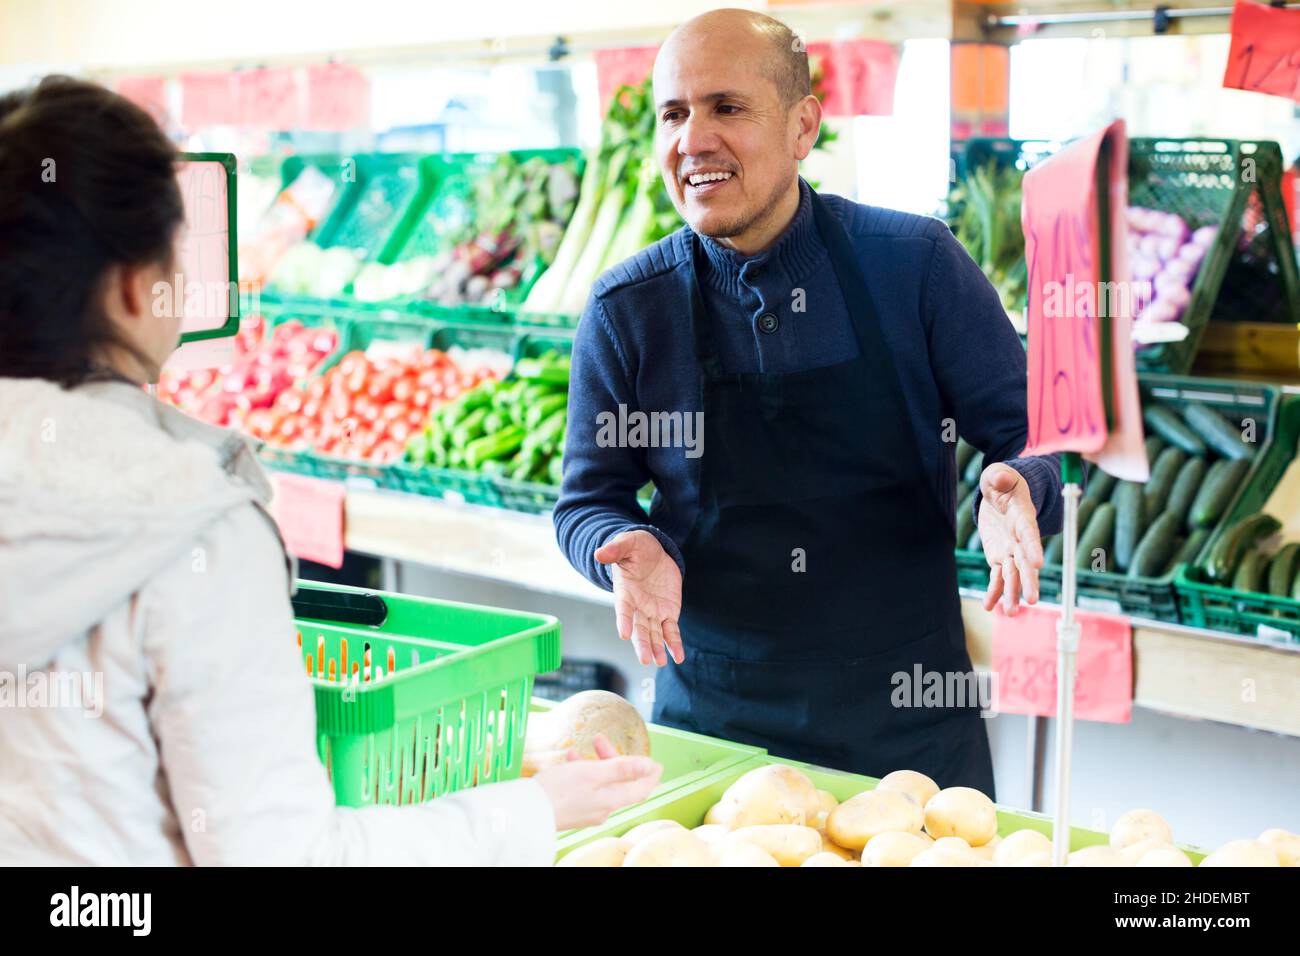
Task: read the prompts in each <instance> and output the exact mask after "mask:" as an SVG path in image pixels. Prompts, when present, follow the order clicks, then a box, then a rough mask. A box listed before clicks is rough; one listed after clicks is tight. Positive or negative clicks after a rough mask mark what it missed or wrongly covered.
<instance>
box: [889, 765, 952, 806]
mask: <svg viewBox="0 0 1300 956" xmlns="http://www.w3.org/2000/svg"><path fill="white" fill-rule="evenodd" d="M876 789H877V790H901V791H902V792H903V793H906V794H908V795H909V796H910V797H911V798H912V799H913V800H915V801H916V803H917V805H918V806H922V807H923V806H925V805H926V804H927V803H929V801H930V798H931V797H933V796H934V795H935V794H936V793H938V792H939V785H938V784H937V783H935V782H934V781H933V780H931V779H930V778H929V777H927V776H926V775H925V774H923V773H918V772H917V771H915V770H895V771H894V772H893V773H887V774H885V775H884V776H883V777H881V778H880V783H878V784H876Z"/></svg>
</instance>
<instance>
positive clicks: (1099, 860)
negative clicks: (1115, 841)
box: [1065, 844, 1133, 866]
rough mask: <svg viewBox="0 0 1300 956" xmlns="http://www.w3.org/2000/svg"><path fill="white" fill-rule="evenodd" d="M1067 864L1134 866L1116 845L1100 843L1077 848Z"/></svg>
mask: <svg viewBox="0 0 1300 956" xmlns="http://www.w3.org/2000/svg"><path fill="white" fill-rule="evenodd" d="M1065 865H1066V866H1132V865H1133V862H1132V861H1131V860H1130V859H1129V858H1128V857H1126V856H1125V855H1124V854H1123V853H1121V852H1119V850H1116V849H1115V848H1114V847H1111V846H1105V845H1104V844H1103V845H1099V846H1086V847H1084V848H1083V849H1082V850H1075V851H1074V852H1073V853H1071V854H1070V856H1069V858H1068V860H1067V861H1066V864H1065Z"/></svg>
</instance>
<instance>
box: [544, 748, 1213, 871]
mask: <svg viewBox="0 0 1300 956" xmlns="http://www.w3.org/2000/svg"><path fill="white" fill-rule="evenodd" d="M771 764H784V765H785V766H789V767H795V768H797V769H799V770H801V771H802V772H803V773H805V774H807V775H808V777H809V778H810V779H811V780H812V782H813V784H814V785H815V786H816V787H817V788H818V789H820V790H825V791H827V792H829V793H830V794H831V795H832V796H834V797H835V799H836V800H839V801H840V802H841V803H842V802H843V801H845V800H847V799H848V798H849V797H852V796H855V795H857V794H859V793H862V792H863V791H864V790H872V789H874V788H875V786H876V784H877V783H879V781H878V780H876V779H874V778H872V777H865V776H861V775H859V774H854V773H845V772H843V771H840V770H830V769H828V768H826V767H817V766H814V765H813V764H807V763H800V762H799V761H796V760H784V759H782V758H780V757H772V756H767V755H764V756H760V757H755V758H753V759H752V760H750V761H747V762H745V763H742V764H738V765H735V766H732V767H729V768H727V769H725V770H720V771H718V772H716V773H712V774H709V775H708V776H706V777H705V778H704V779H701V780H698V781H695V782H694V783H691V784H687V785H684V786H682V787H680V788H678V789H676V790H674V791H672V792H670V793H667V794H665V795H663V796H659V797H651V798H650V799H649V800H646V801H645V802H644V803H641V804H638V805H637V806H635V807H629V808H628V809H626V810H623V811H620V812H619V813H616V814H614V815H613V816H611V817H610V818H609V820H607V821H606V822H605V823H604V824H602V825H601V826H597V827H587V828H586V829H583V830H575V831H572V832H570V833H569V834H566V835H564V836H562V837H561V838H560V841H559V849H558V852H557V854H556V858H557V859H561V858H563V857H564V856H565V854H567V853H569V852H571V851H572V850H574V849H576V848H577V847H580V846H582V845H584V844H586V843H590V842H592V841H593V840H599V839H601V838H603V837H615V836H621V835H622V834H624V833H626V832H627V831H628V830H630V829H632V827H634V826H638V825H640V824H642V823H649V822H651V821H653V820H676V821H677V822H678V823H680V824H682V825H683V826H685V827H688V828H694V827H697V826H700V825H701V824H703V823H704V815H705V814H706V813H707V812H708V811H709V808H710V807H712V806H713V805H714V804H715V803H717V802H718V801H719V800H720V799H722V795H723V793H725V792H726V790H727V788H728V787H729V786H731V785H732V784H733V783H735V782H736V781H737V780H739V779H740V777H741V776H743V775H744V774H746V773H748V772H749V771H751V770H755V769H757V768H758V767H763V766H768V765H771ZM1017 830H1037V831H1039V832H1040V833H1043V834H1045V835H1047V836H1048V837H1050V836H1051V835H1052V819H1051V817H1048V816H1045V815H1044V814H1040V813H1033V812H1030V811H1027V810H1012V809H1008V808H1004V807H999V808H998V834H999V835H1000V836H1004V837H1005V836H1007V835H1008V834H1011V833H1014V832H1015V831H1017ZM1109 840H1110V838H1109V837H1108V836H1107V834H1105V833H1101V832H1099V831H1097V830H1088V829H1085V828H1083V827H1071V828H1070V849H1071V851H1074V850H1081V849H1083V848H1084V847H1088V846H1098V845H1102V844H1106V843H1109ZM1180 849H1182V850H1183V852H1185V853H1186V854H1187V855H1188V856H1189V857H1190V858H1191V860H1192V862H1193V863H1197V864H1199V863H1200V861H1201V860H1202V859H1203V858H1204V856H1205V852H1204V851H1203V850H1201V849H1198V848H1196V847H1191V846H1181V847H1180Z"/></svg>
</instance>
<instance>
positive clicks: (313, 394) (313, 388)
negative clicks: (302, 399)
mask: <svg viewBox="0 0 1300 956" xmlns="http://www.w3.org/2000/svg"><path fill="white" fill-rule="evenodd" d="M329 390H330V383H329V378H328V377H321V378H314V379H312V380H311V381H310V382H308V383H307V397H308V398H314V399H316V401H320V400H321V399H322V398H324V397H325V396H326V395H327V394H329Z"/></svg>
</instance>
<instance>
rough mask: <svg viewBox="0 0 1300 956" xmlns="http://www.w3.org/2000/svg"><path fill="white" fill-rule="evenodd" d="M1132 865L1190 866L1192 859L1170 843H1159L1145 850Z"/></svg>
mask: <svg viewBox="0 0 1300 956" xmlns="http://www.w3.org/2000/svg"><path fill="white" fill-rule="evenodd" d="M1133 865H1134V866H1191V865H1192V861H1191V859H1190V858H1189V857H1188V856H1187V854H1186V853H1184V852H1183V851H1182V850H1180V849H1178V847H1176V846H1174V845H1173V844H1170V843H1160V844H1157V845H1156V846H1153V847H1152V848H1151V849H1149V850H1147V851H1146V852H1145V853H1143V854H1142V855H1141V856H1140V857H1138V858H1137V862H1136V863H1134V864H1133Z"/></svg>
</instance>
